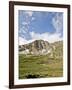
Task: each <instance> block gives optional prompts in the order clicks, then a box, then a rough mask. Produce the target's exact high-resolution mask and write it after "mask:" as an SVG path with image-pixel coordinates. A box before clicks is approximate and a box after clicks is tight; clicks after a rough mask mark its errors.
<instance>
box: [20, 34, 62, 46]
mask: <svg viewBox="0 0 72 90" xmlns="http://www.w3.org/2000/svg"><path fill="white" fill-rule="evenodd" d="M30 36H31V39H30V40H26V39H25V38H22V37H19V45H23V44H28V43H30V42H33V41H35V40H40V39H41V40H45V41H48V42H49V43H53V42H56V41H61V40H63V38H62V37H60V33H53V34H50V33H48V32H45V33H42V34H40V33H35V32H30Z"/></svg>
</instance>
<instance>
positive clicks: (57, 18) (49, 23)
mask: <svg viewBox="0 0 72 90" xmlns="http://www.w3.org/2000/svg"><path fill="white" fill-rule="evenodd" d="M18 35H19V45H22V44H27V43H30V42H32V41H34V40H39V39H41V40H45V41H48V42H49V43H53V42H56V41H61V40H63V12H48V11H28V10H19V11H18Z"/></svg>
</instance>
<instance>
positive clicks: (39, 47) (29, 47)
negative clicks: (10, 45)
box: [19, 40, 52, 55]
mask: <svg viewBox="0 0 72 90" xmlns="http://www.w3.org/2000/svg"><path fill="white" fill-rule="evenodd" d="M19 51H20V53H22V54H35V55H40V54H48V53H51V51H52V46H51V45H50V44H49V43H48V42H47V41H44V40H35V41H34V42H32V43H29V44H25V45H21V46H19Z"/></svg>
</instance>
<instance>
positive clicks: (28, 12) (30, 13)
mask: <svg viewBox="0 0 72 90" xmlns="http://www.w3.org/2000/svg"><path fill="white" fill-rule="evenodd" d="M25 13H27V14H28V15H29V16H30V17H31V16H32V15H33V12H32V11H26V12H25Z"/></svg>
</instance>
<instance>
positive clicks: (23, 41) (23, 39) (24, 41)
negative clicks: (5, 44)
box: [19, 37, 34, 45]
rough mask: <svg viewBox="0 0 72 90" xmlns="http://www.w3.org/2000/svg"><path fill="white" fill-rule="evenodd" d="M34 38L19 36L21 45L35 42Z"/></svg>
mask: <svg viewBox="0 0 72 90" xmlns="http://www.w3.org/2000/svg"><path fill="white" fill-rule="evenodd" d="M33 41H34V39H31V40H26V39H25V38H22V37H19V45H24V44H28V43H31V42H33Z"/></svg>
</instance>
